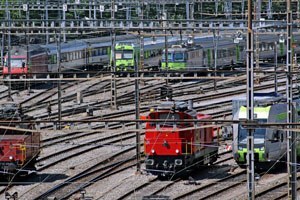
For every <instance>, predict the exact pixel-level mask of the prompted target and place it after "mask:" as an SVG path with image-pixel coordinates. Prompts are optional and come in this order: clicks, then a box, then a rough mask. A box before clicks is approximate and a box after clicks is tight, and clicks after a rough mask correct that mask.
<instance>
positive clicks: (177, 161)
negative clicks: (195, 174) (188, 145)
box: [174, 159, 182, 165]
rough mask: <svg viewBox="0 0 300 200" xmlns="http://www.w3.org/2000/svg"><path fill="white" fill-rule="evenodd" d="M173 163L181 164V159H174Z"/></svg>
mask: <svg viewBox="0 0 300 200" xmlns="http://www.w3.org/2000/svg"><path fill="white" fill-rule="evenodd" d="M174 163H175V165H182V160H181V159H176V160H175V162H174Z"/></svg>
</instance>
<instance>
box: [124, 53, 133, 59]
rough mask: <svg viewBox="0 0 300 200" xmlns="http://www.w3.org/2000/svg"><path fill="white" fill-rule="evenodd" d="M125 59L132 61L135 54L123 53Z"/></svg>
mask: <svg viewBox="0 0 300 200" xmlns="http://www.w3.org/2000/svg"><path fill="white" fill-rule="evenodd" d="M123 58H124V59H132V58H133V53H132V51H124V52H123Z"/></svg>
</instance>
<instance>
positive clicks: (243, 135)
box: [238, 119, 267, 143]
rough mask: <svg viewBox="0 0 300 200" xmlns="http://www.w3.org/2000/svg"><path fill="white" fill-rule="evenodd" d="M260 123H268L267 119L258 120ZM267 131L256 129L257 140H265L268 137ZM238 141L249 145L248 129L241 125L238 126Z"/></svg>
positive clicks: (255, 136)
mask: <svg viewBox="0 0 300 200" xmlns="http://www.w3.org/2000/svg"><path fill="white" fill-rule="evenodd" d="M258 122H260V123H264V122H267V120H266V119H258ZM266 130H267V129H265V128H256V129H254V138H255V139H264V138H265V136H266ZM238 132H239V135H238V140H239V142H241V143H244V142H245V143H247V136H248V129H246V128H244V127H242V126H241V125H239V126H238Z"/></svg>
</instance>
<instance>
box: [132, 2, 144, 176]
mask: <svg viewBox="0 0 300 200" xmlns="http://www.w3.org/2000/svg"><path fill="white" fill-rule="evenodd" d="M139 8H140V11H139V17H140V19H143V18H144V0H142V2H141V5H140V6H139ZM141 23H142V24H141V25H142V27H141V28H142V29H141V31H140V32H139V36H140V37H139V38H140V58H139V59H138V58H136V59H137V60H136V62H134V63H135V65H134V71H135V77H136V79H135V81H134V82H135V119H136V120H138V119H139V118H140V88H139V79H138V77H139V69H141V70H142V71H144V35H143V34H144V33H143V26H144V24H143V22H141ZM133 56H134V55H133ZM138 61H139V62H138ZM135 127H136V129H137V130H140V122H136V123H135ZM140 143H141V135H140V132H139V131H137V132H136V170H137V172H141V145H140Z"/></svg>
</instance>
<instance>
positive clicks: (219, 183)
mask: <svg viewBox="0 0 300 200" xmlns="http://www.w3.org/2000/svg"><path fill="white" fill-rule="evenodd" d="M224 77H226V76H224ZM245 82H246V77H245V75H243V74H241V73H239V74H237V75H236V76H235V77H234V78H229V79H224V80H218V81H217V84H216V85H217V90H214V82H213V81H211V80H205V81H199V80H195V81H181V82H172V83H169V86H170V87H172V89H173V99H174V100H188V99H193V102H194V108H195V109H196V110H197V111H200V112H201V113H206V114H210V115H212V116H213V118H214V119H230V118H231V115H232V113H231V109H232V105H231V99H232V98H234V97H236V96H241V95H243V94H244V93H245ZM164 84H165V81H161V80H150V81H148V80H147V81H145V83H144V86H142V87H141V88H140V90H141V94H143V95H141V102H140V103H141V114H143V113H147V112H149V110H150V108H151V107H153V106H155V105H156V104H158V103H159V102H160V101H161V98H160V88H161V86H162V85H164ZM273 86H274V80H273V77H272V76H270V75H262V76H260V82H259V84H256V85H255V90H256V91H260V92H269V91H272V90H273ZM109 87H110V85H109V82H108V81H105V80H104V81H100V82H99V81H98V80H97V79H94V80H89V81H82V82H74V83H70V82H66V83H64V84H63V86H62V90H63V91H64V92H63V95H62V102H63V103H62V110H63V114H62V115H63V117H62V120H75V119H76V120H91V121H92V120H94V119H107V120H108V119H113V120H114V121H113V122H111V123H108V124H107V125H105V123H104V122H93V123H90V124H89V125H87V124H83V123H74V124H73V125H72V126H70V125H68V124H65V125H64V128H63V129H62V130H53V123H52V124H51V123H47V120H50V119H54V118H55V117H57V107H58V106H57V88H56V87H54V88H48V89H47V88H46V89H40V88H38V89H32V90H33V91H32V93H28V91H27V90H23V91H15V90H13V92H12V98H13V99H14V102H15V103H18V104H22V106H23V112H24V114H27V115H31V116H34V117H35V118H36V119H39V120H40V121H43V122H42V123H40V124H39V125H38V126H39V129H40V132H41V144H42V145H41V153H40V156H39V157H38V159H37V163H36V166H37V171H36V173H33V174H31V175H30V176H29V177H26V178H24V177H18V178H17V179H13V180H12V182H8V183H6V184H7V185H6V184H2V186H1V197H0V198H2V199H4V198H5V197H4V195H5V192H9V193H10V194H13V193H15V192H17V193H18V197H19V198H20V199H47V198H51V197H59V198H70V199H76V198H80V197H82V195H86V196H91V197H93V198H94V199H141V198H142V197H143V196H146V195H161V196H168V197H170V198H171V199H207V198H210V199H218V198H221V196H222V198H225V199H245V198H246V196H245V194H246V191H247V190H246V180H247V179H246V171H245V170H244V169H241V168H239V167H238V166H237V164H236V163H235V162H234V160H233V159H232V152H231V151H230V150H228V149H226V145H230V144H231V141H230V140H222V141H221V140H220V146H219V153H218V154H219V158H218V160H217V161H216V162H215V163H213V164H212V165H210V166H208V167H204V168H200V169H197V170H196V171H194V172H193V173H192V174H191V175H190V177H192V178H184V177H181V178H180V177H179V178H176V179H175V180H160V179H158V178H157V177H156V176H153V175H151V174H149V173H146V172H145V171H144V170H142V172H141V173H137V171H136V159H135V156H136V152H135V137H136V136H135V127H134V125H135V123H133V122H129V121H130V120H132V119H134V101H132V99H134V94H133V87H134V82H133V81H128V80H126V78H125V79H123V80H119V81H118V87H120V88H119V90H118V95H119V97H118V101H119V109H118V110H112V109H111V108H110V104H109V101H110V97H109V95H107V93H108V92H109ZM6 90H7V87H6V86H2V87H1V91H2V92H1V94H2V96H1V98H2V100H6V98H7V96H6V95H5V94H6V93H7V92H6ZM150 91H151V92H150ZM278 91H279V92H281V93H283V92H284V91H285V79H284V77H279V78H278ZM78 92H82V96H83V98H82V102H80V103H78V102H77V93H78ZM297 92H298V91H297ZM49 103H50V104H51V107H52V112H51V114H48V113H47V105H49ZM87 107H92V108H93V116H88V114H87V112H86V108H87ZM118 120H120V122H119V123H118V122H117V121H118ZM122 120H124V121H126V120H128V122H122ZM141 136H142V137H141V144H142V143H143V136H144V132H141ZM142 151H143V150H142ZM142 154H143V152H142ZM143 159H144V157H142V160H143ZM141 168H142V169H145V166H144V164H142V167H141ZM286 176H287V175H286V172H285V170H281V171H280V170H279V172H278V171H275V172H273V171H272V172H265V173H262V174H260V179H259V180H257V182H256V188H257V189H256V198H258V199H269V198H271V199H285V198H286V195H287V193H286V190H285V186H286V184H287V183H286V181H287V180H286ZM191 179H192V180H191ZM100 188H101V189H100ZM82 191H85V193H83V192H82ZM174 191H176V192H174ZM273 191H276V192H273Z"/></svg>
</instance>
